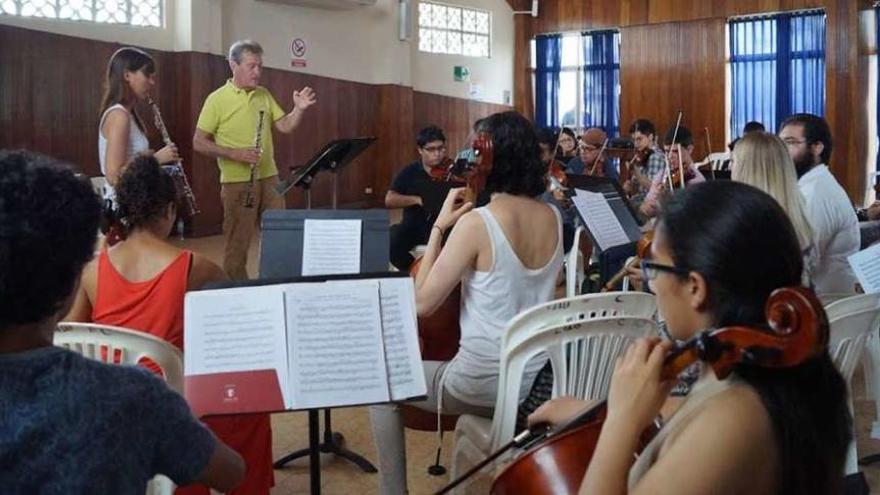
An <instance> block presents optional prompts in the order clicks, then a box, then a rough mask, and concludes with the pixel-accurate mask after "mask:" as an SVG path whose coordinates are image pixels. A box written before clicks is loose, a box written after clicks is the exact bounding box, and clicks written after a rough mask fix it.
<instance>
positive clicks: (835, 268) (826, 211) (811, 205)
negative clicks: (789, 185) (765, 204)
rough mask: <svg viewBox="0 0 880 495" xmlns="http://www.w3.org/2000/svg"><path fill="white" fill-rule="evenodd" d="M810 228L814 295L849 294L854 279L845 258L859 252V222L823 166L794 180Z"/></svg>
mask: <svg viewBox="0 0 880 495" xmlns="http://www.w3.org/2000/svg"><path fill="white" fill-rule="evenodd" d="M798 188H799V189H800V190H801V194H803V195H804V199H805V200H806V207H807V210H806V213H807V219H808V220H809V221H810V227H812V228H813V242H814V245H815V247H816V265H815V269H814V270H813V274H812V275H813V284H814V285H815V287H816V293H817V294H818V295H820V296H821V295H825V294H852V293H853V292H854V286H855V283H856V277H855V275H854V274H853V272H852V269H851V268H850V266H849V263H848V262H847V260H846V258H847V256H849V255H851V254H853V253H855V252H856V251H858V250H859V241H860V238H859V235H860V234H859V223H858V220H857V219H856V214H855V212H854V211H853V207H852V204H851V203H850V200H849V197H848V196H847V195H846V192H844V190H843V188H842V187H840V184H838V183H837V180H836V179H835V178H834V176H833V175H831V172H830V171H829V170H828V167H826V166H825V165H824V164H820V165H816V166H815V167H813V168H812V169H811V170H810V171H809V172H807V173H806V174H804V175H803V177H801V178H800V180H798Z"/></svg>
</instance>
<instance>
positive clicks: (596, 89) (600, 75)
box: [581, 31, 620, 136]
mask: <svg viewBox="0 0 880 495" xmlns="http://www.w3.org/2000/svg"><path fill="white" fill-rule="evenodd" d="M583 44H584V50H583V54H584V63H583V77H584V79H583V80H584V86H583V92H584V94H583V102H584V114H583V120H582V122H581V124H582V125H583V126H584V128H587V127H599V128H602V129H603V130H604V131H605V132H606V133H607V134H608V135H609V136H616V135H618V133H619V132H620V33H618V32H617V31H592V32H588V33H583Z"/></svg>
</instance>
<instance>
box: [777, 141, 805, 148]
mask: <svg viewBox="0 0 880 495" xmlns="http://www.w3.org/2000/svg"><path fill="white" fill-rule="evenodd" d="M782 142H783V143H785V145H786V146H789V147H792V146H800V145H802V144H805V143H806V142H807V140H806V139H801V140H797V139H783V140H782Z"/></svg>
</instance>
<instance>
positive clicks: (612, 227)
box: [568, 175, 642, 251]
mask: <svg viewBox="0 0 880 495" xmlns="http://www.w3.org/2000/svg"><path fill="white" fill-rule="evenodd" d="M568 184H569V188H570V189H571V191H572V192H573V194H572V197H571V200H572V203H573V204H574V206H575V208H576V210H577V213H578V216H579V217H580V219H581V221H582V222H583V223H584V225H585V226H587V230H588V232H589V234H590V236H591V237H592V238H593V242H594V243H595V245H596V246H597V247H598V248H599V250H600V251H607V250H609V249H612V248H615V247H617V246H622V245H625V244H629V243H635V242H636V241H638V240H639V238H641V236H642V231H641V227H640V226H639V220H638V218H637V217H636V214H635V212H634V210H633V208H632V205H630V203H629V200H627V199H626V195H625V194H624V193H623V189H621V187H620V184H619V183H618V182H617V181H616V180H614V179H610V178H607V177H592V176H588V175H568ZM609 212H610V214H609Z"/></svg>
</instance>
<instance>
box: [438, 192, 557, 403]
mask: <svg viewBox="0 0 880 495" xmlns="http://www.w3.org/2000/svg"><path fill="white" fill-rule="evenodd" d="M551 209H552V210H553V213H554V214H555V215H556V225H557V229H556V232H557V234H556V250H555V251H554V252H553V256H551V257H550V260H549V261H548V262H547V263H546V264H545V265H544V266H542V267H541V268H537V269H530V268H526V267H525V266H524V265H523V264H522V262H521V261H520V259H519V256H517V254H516V252H515V251H514V250H513V247H512V246H511V245H510V242H509V241H508V240H507V237H506V236H505V235H504V231H503V230H502V229H501V225H500V224H499V223H498V221H497V220H496V219H495V216H494V215H492V212H491V211H490V210H489V208H488V207H483V208H478V209H477V210H476V211H477V212H478V213H479V214H480V216H481V217H482V218H483V222H484V223H485V224H486V230H487V231H488V233H489V240H490V242H491V244H492V268H490V269H489V271H487V272H480V271H471V272H470V273H468V274H467V275H465V277H464V278H463V279H462V281H461V317H460V320H459V323H460V326H461V341H460V346H459V350H458V354H456V356H455V358H453V360H452V362H451V363H450V364H449V366H448V367H447V369H446V372H445V376H444V387H445V389H446V390H447V391H448V392H449V393H450V394H452V395H453V396H455V397H456V398H457V399H459V400H462V401H464V402H467V403H469V404H473V405H476V406H483V407H494V406H495V396H496V395H497V392H498V374H499V366H500V357H501V337H502V335H503V333H504V331H505V329H506V328H507V323H508V322H509V321H510V320H511V318H513V317H514V316H516V315H517V314H519V313H520V312H521V311H523V310H525V309H528V308H530V307H532V306H534V305H536V304H541V303H544V302H547V301H550V300H551V299H553V296H554V293H555V291H556V278H557V276H558V275H559V270H560V268H561V267H562V256H563V255H562V221H561V218H560V216H559V211H558V210H557V209H556V208H553V207H552V206H551ZM543 364H544V363H543V360H532V361H530V362H529V365H528V366H527V368H526V375H525V377H524V379H523V384H522V388H521V396H524V395H525V394H526V393H528V389H529V388H530V387H531V385H532V378H534V375H535V374H536V373H537V372H538V370H539V369H540V368H541V366H542V365H543Z"/></svg>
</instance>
